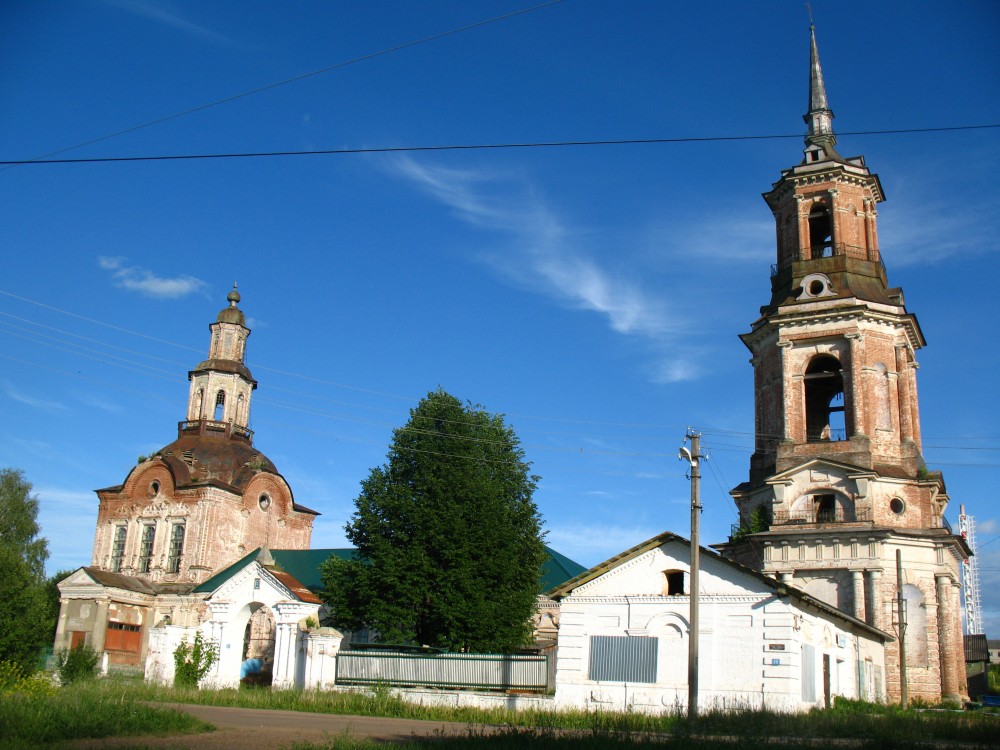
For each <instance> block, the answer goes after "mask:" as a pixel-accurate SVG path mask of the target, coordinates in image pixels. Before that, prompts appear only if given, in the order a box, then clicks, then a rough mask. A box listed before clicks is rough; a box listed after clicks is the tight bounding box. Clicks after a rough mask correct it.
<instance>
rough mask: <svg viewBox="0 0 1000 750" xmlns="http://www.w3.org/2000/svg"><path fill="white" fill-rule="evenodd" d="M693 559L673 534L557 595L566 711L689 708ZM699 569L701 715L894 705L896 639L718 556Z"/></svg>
mask: <svg viewBox="0 0 1000 750" xmlns="http://www.w3.org/2000/svg"><path fill="white" fill-rule="evenodd" d="M690 559H691V545H690V542H689V541H688V540H686V539H684V538H682V537H679V536H677V535H676V534H672V533H669V532H666V533H663V534H660V535H659V536H656V537H654V538H652V539H650V540H648V541H646V542H643V543H642V544H639V545H637V546H635V547H633V548H631V549H629V550H627V551H625V552H623V553H621V554H620V555H617V556H615V557H613V558H611V559H610V560H608V561H606V562H604V563H601V564H600V565H597V566H596V567H594V568H591V569H590V570H588V571H587V572H585V573H583V574H582V575H580V576H577V577H576V578H574V579H572V580H570V581H568V582H566V583H565V584H563V585H561V586H559V587H557V588H555V589H553V590H552V591H550V592H549V596H550V597H552V598H553V599H555V600H557V601H558V602H559V605H560V624H559V646H558V663H557V670H556V696H555V701H556V705H557V706H560V707H566V708H569V707H576V708H586V709H591V710H602V709H603V710H609V711H611V710H614V711H621V710H639V711H644V712H649V713H660V712H665V711H670V710H677V709H682V708H684V707H686V705H687V698H688V684H687V664H688V639H689V637H690V627H689V617H690V601H691V597H690V595H689V594H690V591H689V589H688V585H689V581H690V577H689V574H690ZM699 571H700V574H699V578H700V585H699V589H700V592H699V599H700V607H699V620H700V627H699V667H700V668H699V673H698V674H699V686H700V689H699V700H698V703H699V707H702V708H711V707H719V708H723V707H725V708H737V707H758V708H759V707H762V706H763V707H767V708H770V709H775V710H784V711H797V710H805V709H808V708H811V707H813V706H822V705H826V704H830V703H831V702H832V701H833V700H835V698H836V696H843V697H846V698H861V699H865V700H884V697H885V692H884V673H885V663H884V659H885V648H884V644H885V643H886V642H888V641H890V640H892V638H891V636H890V635H888V634H887V633H884V632H882V631H881V630H878V629H877V628H874V627H872V626H871V625H868V624H866V623H864V622H863V621H861V620H858V619H857V618H854V617H852V616H850V615H847V614H845V613H843V612H841V611H839V610H838V609H836V608H835V607H832V606H830V605H828V604H826V603H824V602H822V601H820V600H818V599H815V598H813V597H811V596H809V595H807V594H805V593H804V592H802V591H799V590H798V589H796V588H794V587H792V586H786V585H784V584H783V583H780V582H778V581H775V580H774V579H771V578H768V577H766V576H764V575H761V574H760V573H757V572H755V571H753V570H750V569H749V568H745V567H743V566H741V565H738V564H736V563H733V562H731V561H729V560H726V559H725V558H723V557H722V556H721V555H719V554H718V553H715V552H713V551H711V550H708V549H704V548H702V550H701V565H700V566H699Z"/></svg>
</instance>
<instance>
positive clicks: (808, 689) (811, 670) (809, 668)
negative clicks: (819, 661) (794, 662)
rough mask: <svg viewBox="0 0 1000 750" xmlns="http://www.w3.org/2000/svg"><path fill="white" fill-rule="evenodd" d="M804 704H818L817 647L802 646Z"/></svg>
mask: <svg viewBox="0 0 1000 750" xmlns="http://www.w3.org/2000/svg"><path fill="white" fill-rule="evenodd" d="M802 702H803V703H815V702H816V647H815V646H810V645H809V644H808V643H804V644H802Z"/></svg>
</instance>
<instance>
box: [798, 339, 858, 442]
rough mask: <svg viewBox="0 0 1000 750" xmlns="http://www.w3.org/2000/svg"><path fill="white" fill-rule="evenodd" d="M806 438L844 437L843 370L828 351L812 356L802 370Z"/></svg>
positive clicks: (844, 438) (822, 440)
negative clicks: (803, 372)
mask: <svg viewBox="0 0 1000 750" xmlns="http://www.w3.org/2000/svg"><path fill="white" fill-rule="evenodd" d="M804 381H805V409H806V440H807V441H808V442H810V443H821V442H838V441H841V440H847V424H846V421H845V415H844V374H843V372H842V367H841V365H840V360H838V359H837V358H836V357H834V356H831V355H829V354H821V355H819V356H816V357H813V358H812V360H810V362H809V365H808V366H807V367H806V373H805V378H804Z"/></svg>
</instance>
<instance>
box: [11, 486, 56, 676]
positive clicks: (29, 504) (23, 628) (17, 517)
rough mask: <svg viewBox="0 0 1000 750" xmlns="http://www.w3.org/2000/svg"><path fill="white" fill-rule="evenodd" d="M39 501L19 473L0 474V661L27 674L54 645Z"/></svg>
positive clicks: (46, 545)
mask: <svg viewBox="0 0 1000 750" xmlns="http://www.w3.org/2000/svg"><path fill="white" fill-rule="evenodd" d="M37 517H38V498H36V497H34V496H33V495H32V494H31V484H30V483H29V482H27V481H26V480H25V478H24V474H23V472H21V471H19V470H16V469H0V592H2V594H0V661H3V660H7V661H10V662H13V663H15V664H17V665H19V666H20V667H21V668H22V669H23V670H25V671H26V672H28V673H31V672H33V671H34V670H35V668H36V661H37V659H38V654H39V652H40V651H41V649H42V648H43V647H45V646H49V645H51V644H52V639H51V633H52V624H53V621H54V618H53V616H52V613H51V611H50V608H49V605H48V598H47V595H46V591H45V584H46V581H45V560H46V559H47V558H48V556H49V551H48V544H47V542H46V541H45V539H43V538H41V537H39V536H38V532H39V527H38V522H37V520H36V519H37Z"/></svg>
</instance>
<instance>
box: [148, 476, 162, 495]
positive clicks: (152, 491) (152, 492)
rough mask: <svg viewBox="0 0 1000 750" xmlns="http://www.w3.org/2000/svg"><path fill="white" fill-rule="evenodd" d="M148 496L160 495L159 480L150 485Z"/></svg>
mask: <svg viewBox="0 0 1000 750" xmlns="http://www.w3.org/2000/svg"><path fill="white" fill-rule="evenodd" d="M146 494H147V495H149V496H150V497H156V496H157V495H159V494H160V481H159V480H158V479H154V480H153V481H152V482H150V483H149V489H148V490H147V491H146Z"/></svg>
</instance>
